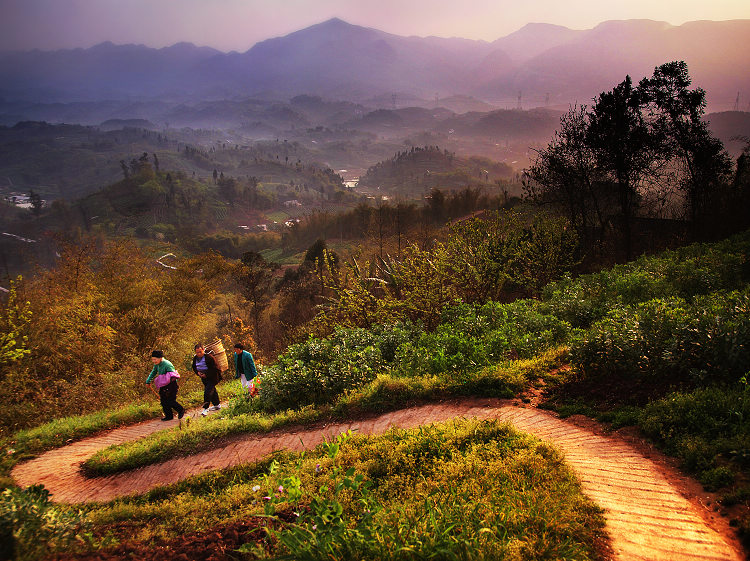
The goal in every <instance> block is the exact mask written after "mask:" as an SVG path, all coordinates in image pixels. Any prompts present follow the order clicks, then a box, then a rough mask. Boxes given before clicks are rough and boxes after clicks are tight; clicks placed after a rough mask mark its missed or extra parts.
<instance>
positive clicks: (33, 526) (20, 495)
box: [0, 485, 85, 561]
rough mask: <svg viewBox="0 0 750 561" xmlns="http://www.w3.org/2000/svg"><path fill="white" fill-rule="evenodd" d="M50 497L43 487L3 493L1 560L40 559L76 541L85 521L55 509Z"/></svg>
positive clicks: (0, 509) (13, 489)
mask: <svg viewBox="0 0 750 561" xmlns="http://www.w3.org/2000/svg"><path fill="white" fill-rule="evenodd" d="M49 497H50V494H49V491H47V489H45V488H44V486H43V485H32V486H31V487H27V488H26V489H19V488H18V487H9V488H7V489H4V490H3V491H2V492H0V559H8V560H17V561H25V560H31V559H39V558H41V557H42V556H43V555H45V554H46V553H49V552H51V551H55V550H57V549H59V548H61V547H63V546H65V545H66V544H68V543H70V542H71V541H72V540H74V539H75V537H76V534H77V533H78V532H79V531H80V530H81V528H82V527H83V525H84V522H85V521H84V518H83V517H82V516H81V515H80V514H79V513H74V512H70V511H64V510H61V509H59V508H57V507H55V506H53V505H52V503H51V501H50V498H49Z"/></svg>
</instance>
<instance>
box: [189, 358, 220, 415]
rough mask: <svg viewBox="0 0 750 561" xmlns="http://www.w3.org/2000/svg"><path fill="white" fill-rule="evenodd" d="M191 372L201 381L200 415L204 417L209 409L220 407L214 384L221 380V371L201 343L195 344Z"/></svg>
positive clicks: (216, 409) (214, 409) (213, 409)
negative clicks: (201, 406) (201, 402)
mask: <svg viewBox="0 0 750 561" xmlns="http://www.w3.org/2000/svg"><path fill="white" fill-rule="evenodd" d="M193 372H195V373H196V374H197V375H198V377H199V378H200V379H201V382H203V411H202V412H201V415H203V416H204V417H205V416H206V415H208V414H209V412H210V411H218V410H219V409H220V408H221V405H219V392H218V391H216V384H218V383H219V380H221V372H219V369H218V367H217V366H216V361H215V360H214V357H212V356H211V355H209V354H206V350H205V349H204V348H203V345H201V344H198V345H196V346H195V356H194V357H193ZM209 406H210V407H209Z"/></svg>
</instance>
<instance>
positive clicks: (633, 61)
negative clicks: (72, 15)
mask: <svg viewBox="0 0 750 561" xmlns="http://www.w3.org/2000/svg"><path fill="white" fill-rule="evenodd" d="M670 60H685V61H686V62H687V63H688V66H689V68H690V73H691V76H692V77H693V80H694V84H695V85H699V86H701V87H703V88H704V89H706V90H707V92H708V99H709V105H713V106H714V108H715V109H716V110H728V109H732V108H733V107H732V105H733V103H734V102H735V100H736V95H737V92H741V97H743V96H744V97H743V98H744V100H745V101H744V104H743V106H742V107H740V109H745V105H747V101H748V100H750V73H748V72H747V71H746V69H747V68H750V20H731V21H719V22H713V21H696V22H689V23H685V24H683V25H680V26H673V25H670V24H668V23H665V22H657V21H650V20H626V21H608V22H604V23H601V24H599V25H598V26H596V27H595V28H593V29H589V30H571V29H568V28H566V27H562V26H556V25H550V24H528V25H526V26H525V27H523V28H522V29H520V30H518V31H516V32H515V33H511V34H510V35H508V36H506V37H502V38H499V39H497V40H496V41H493V42H486V41H477V40H469V39H461V38H447V39H446V38H438V37H402V36H398V35H393V34H389V33H385V32H383V31H379V30H377V29H372V28H367V27H361V26H356V25H351V24H349V23H346V22H345V21H342V20H340V19H336V18H334V19H331V20H328V21H326V22H323V23H320V24H317V25H313V26H310V27H307V28H305V29H302V30H299V31H296V32H293V33H290V34H289V35H286V36H283V37H276V38H273V39H268V40H265V41H262V42H259V43H257V44H256V45H254V46H253V47H252V48H250V49H249V50H248V51H246V52H244V53H237V52H230V53H224V52H221V51H217V50H215V49H211V48H208V47H196V46H195V45H193V44H190V43H178V44H176V45H173V46H171V47H166V48H162V49H152V48H149V47H146V46H143V45H113V44H112V43H102V44H99V45H96V46H94V47H91V48H89V49H68V50H59V51H37V50H35V51H24V52H2V53H0V98H1V99H3V100H5V101H24V102H41V103H51V102H73V101H99V100H105V99H112V100H123V99H131V100H133V101H149V100H159V101H193V102H194V101H198V100H216V99H238V98H242V97H250V96H253V95H257V94H261V93H262V94H264V95H266V96H277V98H278V99H289V98H290V97H293V96H295V95H298V94H312V95H321V96H324V97H327V98H330V99H340V100H347V101H354V102H361V101H363V100H365V99H371V98H374V97H377V96H382V95H390V94H391V93H393V92H399V93H402V94H403V95H404V96H406V95H413V96H417V97H420V98H423V99H432V98H433V97H435V96H439V97H449V96H456V95H458V96H474V97H476V98H479V99H481V100H483V101H485V102H489V103H494V104H497V105H500V106H502V105H505V106H506V107H507V106H508V105H513V106H515V104H517V103H518V101H519V97H520V103H521V105H522V106H524V108H528V107H532V106H541V105H547V104H549V105H558V106H566V105H567V104H570V103H573V102H579V103H580V102H583V103H588V102H590V100H591V98H592V97H594V96H595V95H597V94H598V93H600V92H601V91H604V90H606V89H611V87H612V86H613V85H614V84H616V83H617V82H619V81H621V80H622V79H623V78H624V77H625V75H626V74H630V75H631V76H632V77H633V78H634V80H638V79H640V78H641V77H643V76H645V75H650V73H651V72H652V71H653V68H654V67H655V66H657V65H659V64H662V63H664V62H668V61H670Z"/></svg>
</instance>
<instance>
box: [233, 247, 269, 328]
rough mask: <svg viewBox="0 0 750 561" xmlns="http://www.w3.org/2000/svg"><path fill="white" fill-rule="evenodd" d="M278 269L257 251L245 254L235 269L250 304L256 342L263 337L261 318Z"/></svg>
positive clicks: (236, 276)
mask: <svg viewBox="0 0 750 561" xmlns="http://www.w3.org/2000/svg"><path fill="white" fill-rule="evenodd" d="M278 268H279V265H278V264H276V263H269V262H268V261H266V260H265V258H264V257H263V256H262V255H261V254H260V253H256V252H255V251H248V252H247V253H245V254H243V256H242V260H241V262H240V263H239V264H238V265H237V267H236V268H235V272H234V275H235V278H236V279H237V281H238V282H239V284H240V286H241V288H242V292H243V294H244V296H245V298H247V300H248V301H249V302H250V307H251V313H252V316H253V326H254V328H255V338H256V340H257V339H259V338H260V335H261V330H260V316H261V313H262V312H263V310H264V309H265V307H266V306H267V305H268V303H269V302H270V299H271V289H272V287H273V284H274V278H273V273H274V271H275V270H276V269H278Z"/></svg>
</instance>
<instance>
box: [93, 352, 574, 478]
mask: <svg viewBox="0 0 750 561" xmlns="http://www.w3.org/2000/svg"><path fill="white" fill-rule="evenodd" d="M566 356H567V354H566V351H565V349H563V348H561V349H556V350H553V351H548V352H546V353H544V354H542V355H540V356H539V357H537V358H534V359H529V360H518V361H509V362H506V363H503V364H501V365H497V366H494V367H488V368H485V369H483V370H481V371H479V372H476V373H472V374H462V375H461V376H453V375H445V376H440V377H438V376H419V377H409V378H406V377H394V376H391V375H380V376H378V377H377V378H376V379H375V380H374V381H373V382H372V383H370V384H368V385H367V386H365V387H364V388H361V389H359V390H356V391H352V392H349V393H347V394H345V395H344V396H342V397H341V398H340V399H339V400H338V401H337V402H335V403H334V404H333V405H332V406H330V407H318V408H312V407H304V408H301V409H298V410H293V411H292V410H290V411H284V412H280V413H276V414H273V415H264V414H263V413H261V412H260V410H259V409H260V408H259V404H258V403H257V402H255V401H250V402H249V401H247V400H245V399H244V398H239V399H236V400H233V401H232V402H230V406H229V407H228V408H227V409H225V410H223V411H222V412H221V414H219V415H212V416H209V417H207V418H206V419H200V420H198V421H197V422H191V423H189V424H187V425H184V426H183V427H181V428H179V429H177V428H175V429H170V430H166V431H159V432H158V433H154V434H152V435H150V436H147V437H145V438H142V439H140V440H137V441H135V442H127V443H124V444H120V445H116V446H110V447H108V448H106V449H104V450H101V451H99V452H97V453H96V454H95V455H93V456H92V457H91V458H89V459H88V460H86V461H85V462H84V464H83V468H84V470H85V471H86V472H87V473H89V474H91V475H110V474H113V473H118V472H121V471H125V470H128V469H135V468H138V467H141V466H144V465H148V464H153V463H158V462H161V461H165V460H167V459H169V458H174V457H176V456H189V455H192V454H196V453H198V452H201V451H205V450H208V449H210V448H212V447H214V446H216V441H217V440H218V439H220V438H224V437H228V436H231V435H237V434H245V433H251V432H268V431H271V430H273V429H276V428H279V427H283V426H288V425H292V424H295V425H299V424H306V423H312V422H315V421H318V420H321V419H324V418H326V419H330V418H336V419H343V418H347V417H351V416H354V415H358V414H362V413H379V412H384V411H389V410H393V409H397V408H399V407H404V406H406V405H408V404H409V403H415V402H420V401H427V400H431V399H436V398H447V397H458V396H466V395H481V396H492V397H504V398H509V397H512V396H513V395H515V394H516V393H517V392H518V391H520V390H521V389H523V387H524V386H525V385H527V384H528V382H529V380H532V379H536V378H539V377H543V376H544V375H545V374H546V373H547V372H549V370H550V369H552V368H555V367H556V366H559V365H560V364H561V363H562V362H563V361H564V360H565V357H566Z"/></svg>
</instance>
